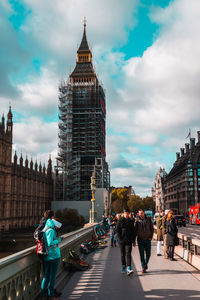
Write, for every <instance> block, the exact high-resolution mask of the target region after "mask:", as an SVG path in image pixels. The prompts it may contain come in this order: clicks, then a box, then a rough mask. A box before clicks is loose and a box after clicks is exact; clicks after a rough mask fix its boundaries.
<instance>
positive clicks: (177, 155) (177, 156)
mask: <svg viewBox="0 0 200 300" xmlns="http://www.w3.org/2000/svg"><path fill="white" fill-rule="evenodd" d="M179 158H180V152H176V160H178V159H179Z"/></svg>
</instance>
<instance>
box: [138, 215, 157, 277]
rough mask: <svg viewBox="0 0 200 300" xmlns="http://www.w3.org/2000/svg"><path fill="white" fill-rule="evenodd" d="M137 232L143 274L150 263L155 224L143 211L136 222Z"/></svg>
mask: <svg viewBox="0 0 200 300" xmlns="http://www.w3.org/2000/svg"><path fill="white" fill-rule="evenodd" d="M135 231H136V236H137V242H138V247H139V252H140V260H141V265H142V273H146V270H147V269H148V262H149V259H150V256H151V240H152V238H153V223H152V221H151V219H150V218H149V217H147V216H145V213H144V211H143V210H142V209H140V210H139V212H138V218H137V220H136V222H135ZM145 254H146V257H145Z"/></svg>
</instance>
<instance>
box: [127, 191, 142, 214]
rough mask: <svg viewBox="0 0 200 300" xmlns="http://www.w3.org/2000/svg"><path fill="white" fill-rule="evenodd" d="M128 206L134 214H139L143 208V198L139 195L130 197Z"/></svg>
mask: <svg viewBox="0 0 200 300" xmlns="http://www.w3.org/2000/svg"><path fill="white" fill-rule="evenodd" d="M127 204H128V207H129V209H130V211H132V212H134V213H137V212H138V210H139V209H140V208H143V205H142V198H141V197H140V196H138V195H133V196H130V197H129V200H128V202H127Z"/></svg>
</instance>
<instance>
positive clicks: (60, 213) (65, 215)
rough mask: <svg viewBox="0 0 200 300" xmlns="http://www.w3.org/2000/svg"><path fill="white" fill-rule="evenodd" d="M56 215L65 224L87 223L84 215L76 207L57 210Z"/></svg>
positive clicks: (77, 224)
mask: <svg viewBox="0 0 200 300" xmlns="http://www.w3.org/2000/svg"><path fill="white" fill-rule="evenodd" d="M55 216H56V218H58V219H59V220H60V221H61V223H62V224H63V225H74V226H79V225H81V226H83V225H84V224H85V219H84V217H83V216H81V215H79V213H78V211H77V210H76V209H71V208H65V209H64V210H57V211H56V214H55Z"/></svg>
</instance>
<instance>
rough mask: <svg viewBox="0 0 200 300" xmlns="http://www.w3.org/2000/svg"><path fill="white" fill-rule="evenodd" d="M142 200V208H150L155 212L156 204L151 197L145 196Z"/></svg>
mask: <svg viewBox="0 0 200 300" xmlns="http://www.w3.org/2000/svg"><path fill="white" fill-rule="evenodd" d="M142 201H143V207H144V209H151V210H152V211H153V212H155V208H156V204H155V202H154V201H153V197H149V196H146V197H145V198H143V200H142Z"/></svg>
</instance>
